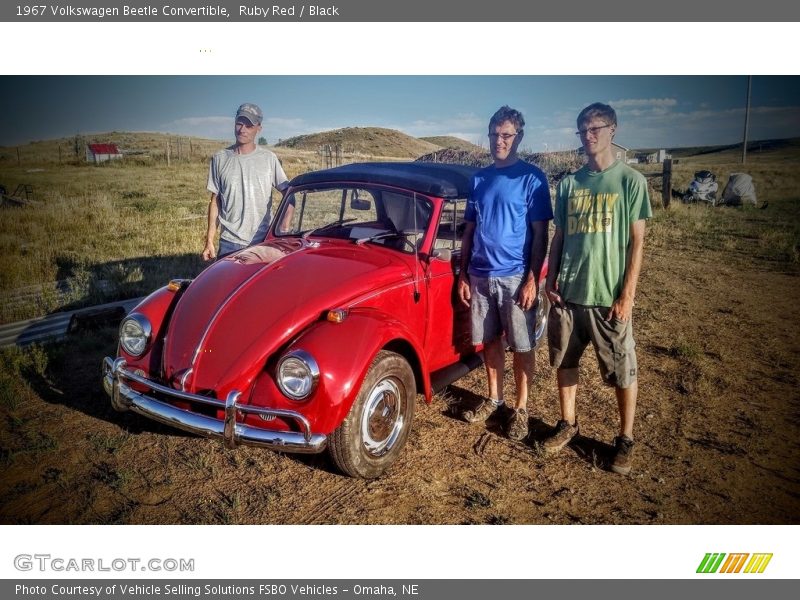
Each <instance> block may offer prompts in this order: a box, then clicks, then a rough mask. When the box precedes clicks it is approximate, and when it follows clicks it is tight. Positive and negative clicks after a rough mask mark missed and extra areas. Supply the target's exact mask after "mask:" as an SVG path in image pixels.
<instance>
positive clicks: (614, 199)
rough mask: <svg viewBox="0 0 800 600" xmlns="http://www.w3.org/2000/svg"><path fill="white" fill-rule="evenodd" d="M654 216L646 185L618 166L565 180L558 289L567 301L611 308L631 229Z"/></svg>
mask: <svg viewBox="0 0 800 600" xmlns="http://www.w3.org/2000/svg"><path fill="white" fill-rule="evenodd" d="M651 216H652V210H651V209H650V197H649V195H648V193H647V181H646V180H645V178H644V176H643V175H642V174H641V173H639V172H638V171H636V170H634V169H632V168H631V167H629V166H627V165H625V164H623V163H621V162H619V161H616V162H615V163H614V164H613V165H611V166H610V167H608V168H607V169H606V170H605V171H591V170H589V167H588V166H584V167H583V168H582V169H580V170H579V171H577V172H576V173H574V174H573V175H569V176H567V177H565V178H564V179H563V180H562V181H561V183H560V184H559V186H558V192H557V195H556V210H555V218H554V221H555V224H556V226H557V227H559V228H560V229H561V230H562V231H563V232H564V248H563V251H562V254H561V268H560V270H559V273H558V287H559V290H560V293H561V296H562V298H564V300H566V301H567V302H572V303H574V304H582V305H584V306H611V305H612V304H613V303H614V301H615V300H616V299H617V298H618V297H619V295H620V293H621V292H622V284H623V282H624V279H625V268H626V266H627V260H628V244H629V242H630V238H631V234H630V232H631V229H630V228H631V225H632V224H633V223H634V222H636V221H638V220H639V219H649V218H650V217H651Z"/></svg>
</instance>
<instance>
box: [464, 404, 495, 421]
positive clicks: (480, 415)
mask: <svg viewBox="0 0 800 600" xmlns="http://www.w3.org/2000/svg"><path fill="white" fill-rule="evenodd" d="M498 408H500V404H495V403H494V402H492V401H491V400H490V399H488V398H487V399H485V400H484V401H483V402H481V403H480V404H478V406H476V407H475V408H471V409H469V410H465V411H464V412H463V414H462V415H461V416H462V417H464V420H465V421H466V422H467V423H482V422H484V421H485V420H486V419H488V418H489V417H491V416H492V415H493V414H494V411H496V410H497V409H498Z"/></svg>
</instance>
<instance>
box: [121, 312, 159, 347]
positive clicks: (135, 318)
mask: <svg viewBox="0 0 800 600" xmlns="http://www.w3.org/2000/svg"><path fill="white" fill-rule="evenodd" d="M151 333H152V327H151V325H150V321H148V320H147V317H145V316H144V315H142V314H139V313H131V314H130V315H128V316H127V317H125V318H124V319H123V320H122V323H121V324H120V326H119V343H120V345H121V346H122V348H123V349H124V350H125V352H127V353H128V354H130V355H131V356H141V355H142V354H144V351H145V350H147V345H148V344H149V343H150V335H151Z"/></svg>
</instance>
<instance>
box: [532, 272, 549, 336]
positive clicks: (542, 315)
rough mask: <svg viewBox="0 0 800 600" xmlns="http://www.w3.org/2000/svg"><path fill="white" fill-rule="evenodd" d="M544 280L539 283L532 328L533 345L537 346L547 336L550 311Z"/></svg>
mask: <svg viewBox="0 0 800 600" xmlns="http://www.w3.org/2000/svg"><path fill="white" fill-rule="evenodd" d="M543 284H544V282H541V285H539V297H538V298H537V302H536V309H535V310H536V326H535V328H534V330H533V347H534V348H538V347H539V343H540V342H541V340H542V339H544V338H545V337H547V315H548V314H549V312H550V300H549V298H548V297H547V294H545V293H544V285H543Z"/></svg>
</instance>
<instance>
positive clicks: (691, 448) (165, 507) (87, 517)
mask: <svg viewBox="0 0 800 600" xmlns="http://www.w3.org/2000/svg"><path fill="white" fill-rule="evenodd" d="M684 210H685V209H684ZM690 210H706V211H707V210H709V209H708V208H704V207H692V208H691V209H690ZM716 210H732V209H716ZM752 214H753V215H754V217H759V215H758V214H756V213H752ZM679 216H680V215H679ZM683 216H684V217H686V215H685V214H684V215H683ZM712 218H713V217H712ZM741 218H743V219H747V218H750V217H749V216H748V215H747V214H743V215H742V217H741ZM659 229H660V231H659ZM654 230H655V235H653V236H652V238H648V243H647V246H646V258H645V265H644V270H643V273H642V277H641V281H640V285H639V292H638V297H637V304H636V308H635V313H634V315H635V316H634V319H635V331H636V339H637V348H638V357H639V364H640V383H639V385H640V400H639V406H638V410H637V422H636V426H635V437H636V441H637V444H636V462H635V466H634V471H633V472H632V474H631V476H630V477H622V476H618V475H615V474H613V473H611V472H609V471H607V470H606V463H607V460H608V457H609V453H610V450H611V446H610V443H611V440H612V439H613V437H614V435H615V434H616V428H617V423H618V418H617V411H616V401H615V399H614V395H613V390H609V389H606V388H604V387H602V386H601V385H599V375H598V372H597V367H596V365H595V361H594V358H593V356H592V354H591V353H587V354H586V355H585V359H584V362H583V366H582V369H581V377H582V384H581V388H580V390H579V400H578V402H579V406H578V415H579V420H580V423H581V434H582V435H581V437H580V439H578V440H577V441H576V442H575V443H574V444H573V445H572V446H570V447H568V448H566V449H565V450H564V451H562V452H561V453H560V454H558V455H556V456H553V457H546V456H544V455H543V454H542V453H541V451H540V450H539V446H538V443H539V442H540V440H541V439H543V437H544V436H545V435H546V434H547V433H548V431H549V430H550V427H552V426H553V425H554V424H555V422H556V421H557V419H558V403H557V394H556V388H555V384H554V373H553V371H552V369H551V368H550V367H549V365H548V364H547V356H546V349H544V348H542V349H540V350H539V351H538V355H537V359H538V376H537V380H536V384H535V388H534V390H533V393H532V395H531V399H530V403H529V410H530V415H531V423H530V425H531V435H530V438H529V439H528V440H526V441H525V442H524V443H516V442H511V441H509V440H508V439H507V438H505V437H504V436H503V435H502V430H501V426H500V423H498V422H495V421H493V420H490V421H489V422H488V423H487V424H485V425H469V424H467V423H465V422H463V421H461V420H460V419H459V418H458V417H457V416H456V415H457V409H458V407H463V406H467V405H469V404H470V403H473V402H476V401H477V400H478V398H479V396H480V395H481V394H482V393H483V392H484V390H485V383H484V374H483V371H482V370H479V371H474V372H473V373H471V374H470V375H468V376H466V377H464V378H463V379H461V380H459V381H458V382H456V383H455V384H454V385H452V386H450V387H449V388H448V389H447V390H446V392H445V393H443V394H440V395H438V396H437V397H436V398H435V399H434V401H433V403H432V404H431V405H425V404H424V403H422V402H421V401H420V402H419V404H418V410H417V415H416V420H415V423H414V427H413V431H412V433H411V436H410V438H409V443H408V446H407V448H406V450H405V453H404V455H403V457H402V459H401V460H400V462H399V463H398V464H397V465H395V467H393V468H392V470H391V471H390V472H389V473H388V474H386V475H385V476H384V477H382V478H380V479H378V480H374V481H359V480H353V479H350V478H347V477H344V476H342V475H339V474H338V473H337V472H336V471H335V470H334V468H333V466H332V465H331V463H330V462H329V460H328V458H327V457H326V455H324V454H323V455H320V456H311V457H297V456H291V455H281V454H277V453H273V452H270V451H265V450H259V449H255V448H239V449H237V450H235V451H226V450H224V449H223V447H222V445H221V444H219V443H217V442H214V441H211V440H205V439H200V438H195V437H192V436H189V435H184V434H182V433H181V432H179V431H176V430H174V429H171V428H168V427H164V426H161V425H158V424H156V423H153V422H151V421H149V420H146V419H144V418H141V417H138V416H136V415H131V414H119V413H116V412H114V411H113V410H112V409H111V408H110V405H109V402H108V399H107V397H106V396H105V394H104V392H103V391H102V389H101V387H100V375H99V365H100V360H101V358H102V356H104V355H106V354H111V353H113V351H114V348H115V332H114V331H113V330H111V329H107V330H102V331H100V332H93V333H90V334H84V335H82V336H79V337H77V338H75V339H73V340H71V341H70V343H69V346H66V345H59V346H53V347H50V348H45V349H38V350H36V351H33V352H31V351H29V352H27V353H19V352H17V353H11V354H5V355H4V356H3V360H4V361H5V363H4V374H3V377H4V379H2V380H0V392H2V398H0V400H2V403H0V411H1V412H0V417H2V421H0V439H1V440H2V443H1V444H0V468H2V471H3V476H2V478H1V479H0V522H2V523H97V524H108V523H139V524H155V523H165V524H171V523H271V524H352V523H365V524H366V523H382V524H406V523H418V524H472V523H474V524H506V523H508V524H528V523H531V524H543V523H545V524H546V523H609V524H618V523H624V524H649V523H660V524H677V523H686V524H733V523H757V524H772V523H784V524H786V523H788V524H794V523H798V522H800V460H798V459H800V442H799V441H798V433H800V411H799V410H798V408H799V407H800V385H798V374H799V373H800V335H798V329H799V328H800V326H798V322H800V305H798V302H797V298H798V294H797V291H798V269H797V266H796V262H795V263H794V264H792V263H791V261H789V263H787V262H780V261H777V262H776V261H771V260H770V259H769V258H768V257H761V258H759V257H758V256H756V257H755V258H754V257H753V255H752V253H748V252H747V243H748V240H747V239H742V240H738V241H736V244H734V248H733V249H731V248H714V247H709V245H708V243H707V240H703V239H702V238H701V237H692V236H686V235H684V234H683V233H681V231H683V230H679V229H675V231H673V232H672V233H670V227H669V222H668V221H665V220H662V222H661V223H660V224H656V226H655V228H654ZM742 249H744V250H742ZM15 369H16V371H15ZM9 373H11V375H9ZM14 373H18V374H19V376H18V377H16V379H15V378H14V377H15V375H14ZM512 385H513V382H512V381H511V378H510V377H507V378H506V393H507V395H508V396H509V397H510V396H511V391H512V390H511V386H512Z"/></svg>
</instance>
